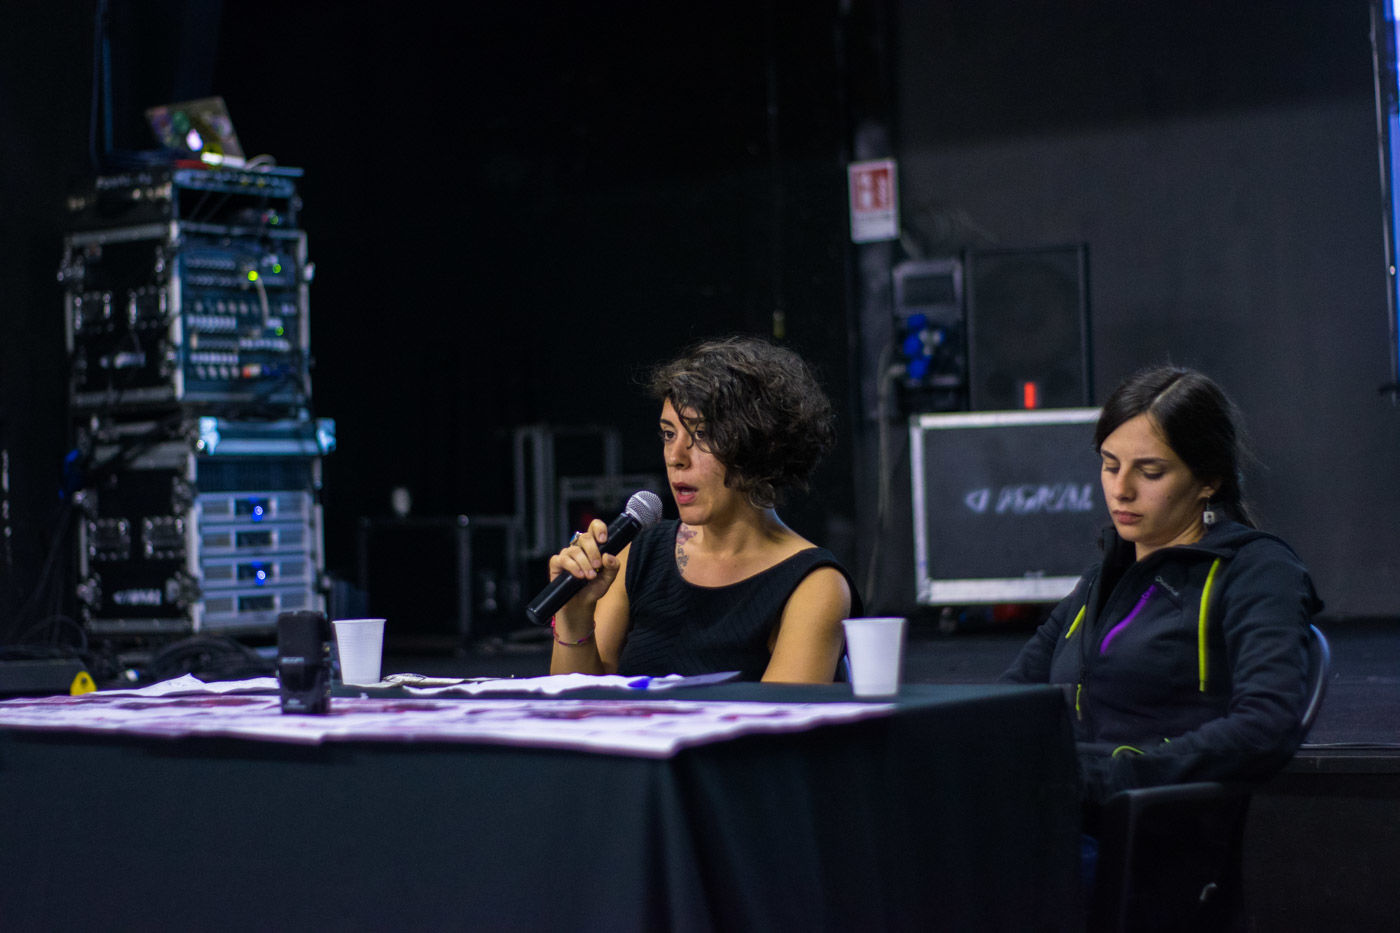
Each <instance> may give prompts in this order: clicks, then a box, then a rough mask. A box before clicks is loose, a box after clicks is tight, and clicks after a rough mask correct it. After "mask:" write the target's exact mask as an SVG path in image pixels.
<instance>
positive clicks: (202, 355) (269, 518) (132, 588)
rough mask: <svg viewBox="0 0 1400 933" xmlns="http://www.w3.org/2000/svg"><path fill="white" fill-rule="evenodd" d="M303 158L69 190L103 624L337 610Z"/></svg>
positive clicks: (76, 384)
mask: <svg viewBox="0 0 1400 933" xmlns="http://www.w3.org/2000/svg"><path fill="white" fill-rule="evenodd" d="M300 178H301V171H300V170H297V169H287V168H271V169H260V170H251V169H233V168H203V167H179V166H178V164H177V165H172V166H170V167H155V168H149V169H141V170H138V171H132V172H126V173H122V174H112V175H103V176H97V177H95V178H92V179H90V181H89V182H87V183H85V184H84V185H83V187H82V188H81V189H80V190H78V191H77V192H75V193H74V194H73V195H72V196H71V198H70V200H69V204H68V208H69V221H70V223H69V230H70V232H69V233H68V234H67V235H66V236H65V238H64V251H63V259H62V265H61V268H60V271H59V280H60V282H61V284H62V287H63V292H64V310H65V313H66V316H67V342H68V352H69V359H70V363H71V380H70V391H69V403H70V411H71V415H72V418H73V430H74V435H75V448H74V460H75V464H74V467H75V469H74V473H75V475H76V477H77V479H76V480H75V481H73V482H72V483H71V485H72V486H73V487H76V494H75V501H76V502H77V503H78V508H79V513H80V514H79V520H78V583H77V597H78V603H79V608H80V611H81V613H82V615H83V624H84V626H85V628H86V629H87V631H88V632H89V633H90V634H91V635H93V636H97V637H98V638H103V639H109V640H114V641H115V640H128V641H130V640H134V641H137V642H141V641H143V640H144V641H145V643H147V644H159V643H160V642H161V641H163V640H167V639H170V638H171V637H177V638H178V637H185V636H190V635H194V634H196V633H201V632H202V633H217V634H223V635H245V634H266V635H275V632H276V625H277V617H278V615H279V614H280V613H282V612H288V611H295V610H304V609H324V608H325V585H324V582H323V579H322V578H323V577H324V569H325V560H324V554H323V548H322V526H321V516H320V488H321V461H322V458H323V457H324V456H325V455H326V454H328V453H330V452H331V450H333V449H334V446H335V427H334V423H333V422H332V421H330V420H329V419H324V418H316V417H314V416H313V414H312V407H311V376H310V350H309V346H308V344H309V333H310V329H309V321H308V292H309V285H310V282H311V278H312V273H313V266H312V264H311V263H310V262H309V261H308V259H307V247H306V234H305V232H304V231H302V230H301V229H299V228H298V213H299V210H300V206H301V204H300V198H299V195H298V182H299V179H300Z"/></svg>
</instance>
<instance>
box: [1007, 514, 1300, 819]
mask: <svg viewBox="0 0 1400 933" xmlns="http://www.w3.org/2000/svg"><path fill="white" fill-rule="evenodd" d="M1321 607H1322V604H1321V602H1320V601H1319V600H1318V598H1317V594H1316V592H1315V591H1314V589H1313V585H1312V581H1311V580H1310V579H1309V577H1308V572H1307V569H1306V568H1305V567H1304V566H1303V564H1302V561H1301V560H1299V558H1298V556H1297V554H1295V553H1294V552H1293V550H1292V549H1291V548H1290V547H1289V546H1288V545H1287V544H1285V543H1284V542H1283V541H1281V540H1279V539H1278V538H1276V537H1274V536H1272V535H1269V534H1266V533H1264V532H1261V531H1257V530H1255V529H1253V528H1249V527H1248V526H1245V525H1241V524H1238V523H1236V522H1230V521H1226V522H1221V523H1219V524H1217V525H1216V526H1215V527H1213V528H1211V529H1210V530H1209V531H1208V532H1207V533H1206V535H1205V536H1204V537H1203V538H1202V539H1201V540H1200V541H1198V542H1196V543H1195V544H1191V545H1185V546H1177V547H1168V548H1162V549H1160V550H1157V551H1154V552H1153V553H1151V554H1149V555H1148V556H1147V557H1146V558H1144V559H1143V560H1142V561H1136V560H1135V559H1134V549H1133V545H1132V544H1131V543H1130V542H1126V541H1123V540H1121V539H1120V538H1119V537H1118V535H1117V533H1116V532H1114V531H1113V530H1112V529H1109V530H1107V531H1106V532H1105V536H1104V557H1103V560H1102V562H1101V564H1100V565H1099V566H1098V567H1097V568H1094V569H1093V570H1091V571H1090V572H1088V573H1086V574H1085V575H1084V576H1083V577H1082V578H1081V579H1080V580H1079V582H1078V583H1077V584H1076V585H1075V588H1074V591H1073V592H1071V593H1070V595H1069V596H1068V597H1066V598H1065V599H1064V600H1063V601H1062V602H1061V603H1060V604H1059V605H1058V606H1056V607H1055V609H1054V610H1053V611H1052V612H1051V614H1050V616H1049V618H1048V619H1047V620H1046V621H1045V622H1044V624H1042V625H1041V626H1040V628H1039V629H1037V631H1036V633H1035V635H1034V636H1033V637H1032V639H1031V640H1030V642H1028V643H1027V644H1026V646H1025V647H1024V648H1022V650H1021V653H1020V654H1019V655H1018V656H1017V658H1016V660H1015V662H1014V663H1013V664H1012V666H1011V668H1010V669H1009V670H1008V671H1007V672H1006V673H1005V674H1003V675H1002V679H1003V680H1007V681H1012V682H1017V683H1054V684H1062V685H1065V687H1066V689H1067V690H1068V691H1069V701H1070V703H1071V704H1072V708H1071V715H1072V717H1073V720H1074V729H1075V737H1076V739H1077V740H1078V743H1079V760H1080V769H1081V777H1082V783H1083V795H1084V798H1085V799H1086V801H1090V802H1101V801H1102V800H1104V799H1105V798H1107V797H1108V796H1110V795H1111V794H1113V793H1114V792H1116V791H1119V790H1123V789H1125V788H1130V787H1148V786H1155V785H1161V784H1176V783H1181V782H1186V781H1259V780H1263V779H1264V778H1266V777H1268V776H1269V775H1270V774H1272V773H1273V772H1274V771H1276V770H1277V769H1279V768H1281V767H1282V766H1283V765H1284V764H1286V763H1287V762H1288V760H1289V758H1290V757H1292V755H1293V753H1294V752H1295V751H1296V750H1297V747H1298V743H1299V741H1300V740H1301V735H1300V730H1299V719H1300V716H1301V713H1302V710H1303V706H1304V703H1305V702H1306V697H1305V692H1306V681H1307V671H1308V654H1307V639H1308V624H1309V622H1310V621H1311V619H1312V616H1313V614H1314V613H1316V612H1317V611H1318V610H1320V609H1321Z"/></svg>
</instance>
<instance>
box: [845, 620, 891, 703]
mask: <svg viewBox="0 0 1400 933" xmlns="http://www.w3.org/2000/svg"><path fill="white" fill-rule="evenodd" d="M841 624H842V625H843V626H844V627H845V629H846V657H847V658H848V660H849V663H850V668H851V690H852V692H854V693H855V695H856V696H858V697H887V696H894V695H895V694H896V693H898V692H899V680H900V671H901V669H902V668H903V666H904V629H905V626H906V624H907V623H906V621H905V620H904V619H902V618H897V617H880V618H867V619H846V620H845V621H844V622H842V623H841Z"/></svg>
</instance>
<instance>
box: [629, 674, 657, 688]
mask: <svg viewBox="0 0 1400 933" xmlns="http://www.w3.org/2000/svg"><path fill="white" fill-rule="evenodd" d="M627 686H629V687H631V688H632V689H633V690H645V689H646V688H647V687H649V686H651V678H650V677H638V678H637V679H636V680H629V681H627Z"/></svg>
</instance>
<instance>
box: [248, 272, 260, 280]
mask: <svg viewBox="0 0 1400 933" xmlns="http://www.w3.org/2000/svg"><path fill="white" fill-rule="evenodd" d="M257 280H258V270H257V269H249V270H248V281H249V282H256V281H257Z"/></svg>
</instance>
